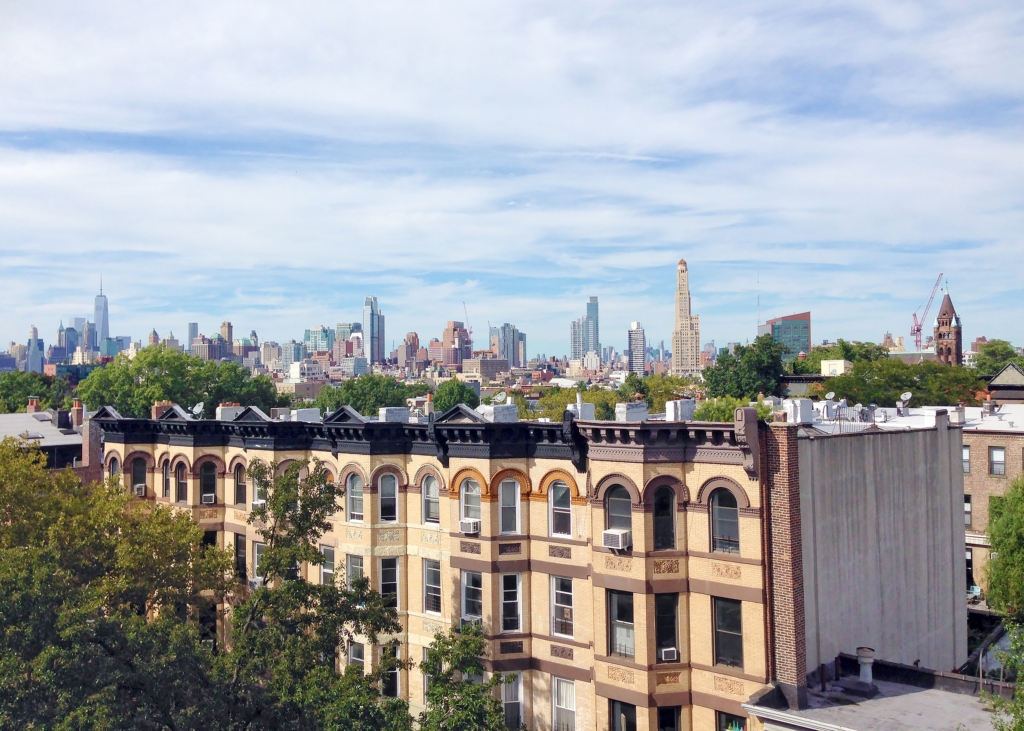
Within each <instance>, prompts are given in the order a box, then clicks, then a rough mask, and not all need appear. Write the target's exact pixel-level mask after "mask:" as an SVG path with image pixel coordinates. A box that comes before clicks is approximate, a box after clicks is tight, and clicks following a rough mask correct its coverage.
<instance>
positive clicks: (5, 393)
mask: <svg viewBox="0 0 1024 731" xmlns="http://www.w3.org/2000/svg"><path fill="white" fill-rule="evenodd" d="M70 395H71V384H70V383H68V381H67V379H65V378H56V377H54V376H44V375H42V374H41V373H25V372H22V371H8V372H6V373H0V414H14V413H17V412H20V411H24V410H25V408H26V407H27V406H28V397H29V396H38V397H39V406H40V408H43V409H49V408H54V409H64V408H70V406H71V403H70Z"/></svg>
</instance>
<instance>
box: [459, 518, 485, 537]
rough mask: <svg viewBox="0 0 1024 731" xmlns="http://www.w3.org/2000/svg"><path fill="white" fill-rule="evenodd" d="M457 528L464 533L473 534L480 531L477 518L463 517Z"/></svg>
mask: <svg viewBox="0 0 1024 731" xmlns="http://www.w3.org/2000/svg"><path fill="white" fill-rule="evenodd" d="M459 530H460V531H462V532H463V533H465V534H466V535H473V534H475V533H479V532H480V519H479V518H463V519H462V520H460V521H459Z"/></svg>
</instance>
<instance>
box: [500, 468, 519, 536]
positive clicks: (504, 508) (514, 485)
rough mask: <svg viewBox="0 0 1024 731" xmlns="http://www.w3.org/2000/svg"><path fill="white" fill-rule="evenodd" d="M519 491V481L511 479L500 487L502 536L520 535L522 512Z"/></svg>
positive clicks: (502, 482)
mask: <svg viewBox="0 0 1024 731" xmlns="http://www.w3.org/2000/svg"><path fill="white" fill-rule="evenodd" d="M519 491H520V488H519V481H518V480H515V479H513V478H511V477H509V478H506V479H504V480H502V481H501V483H500V484H499V485H498V532H499V533H501V534H504V535H517V534H519V533H520V530H521V529H520V525H521V521H522V515H521V512H522V511H521V509H520V505H521V501H520V499H519ZM510 523H511V525H509V524H510Z"/></svg>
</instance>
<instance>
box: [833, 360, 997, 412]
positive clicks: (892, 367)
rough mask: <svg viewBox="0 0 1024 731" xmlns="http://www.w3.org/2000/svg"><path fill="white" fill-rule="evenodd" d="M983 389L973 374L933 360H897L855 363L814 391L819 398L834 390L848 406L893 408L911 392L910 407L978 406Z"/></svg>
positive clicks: (969, 370) (983, 385)
mask: <svg viewBox="0 0 1024 731" xmlns="http://www.w3.org/2000/svg"><path fill="white" fill-rule="evenodd" d="M984 389H985V383H984V381H982V380H981V379H980V378H978V374H977V372H976V371H974V370H972V369H970V368H966V367H963V366H948V365H942V364H941V363H936V362H934V361H924V362H922V363H916V364H910V363H904V362H903V361H902V360H900V359H899V358H883V359H881V360H877V361H858V362H856V363H854V364H853V368H852V370H851V371H850V372H849V373H844V374H843V375H841V376H836V377H835V378H827V379H825V382H824V384H822V385H820V386H819V387H818V388H816V389H815V390H814V393H815V394H818V395H820V394H821V393H826V392H828V391H835V394H836V398H845V399H846V400H847V402H849V403H850V404H856V403H860V404H864V405H865V406H866V405H867V404H876V405H878V406H895V405H896V401H897V400H898V399H899V397H900V394H902V393H903V392H904V391H910V392H911V393H912V394H913V395H914V397H913V398H912V399H911V401H910V405H911V406H953V405H956V404H958V403H964V404H967V405H970V406H973V405H977V403H978V401H977V399H976V398H975V395H976V393H977V392H978V391H983V390H984Z"/></svg>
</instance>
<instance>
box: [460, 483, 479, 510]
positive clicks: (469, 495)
mask: <svg viewBox="0 0 1024 731" xmlns="http://www.w3.org/2000/svg"><path fill="white" fill-rule="evenodd" d="M459 496H460V497H461V498H462V517H463V519H471V518H476V519H477V520H479V519H480V483H479V482H477V481H476V480H473V479H466V480H463V481H462V489H461V490H459Z"/></svg>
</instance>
